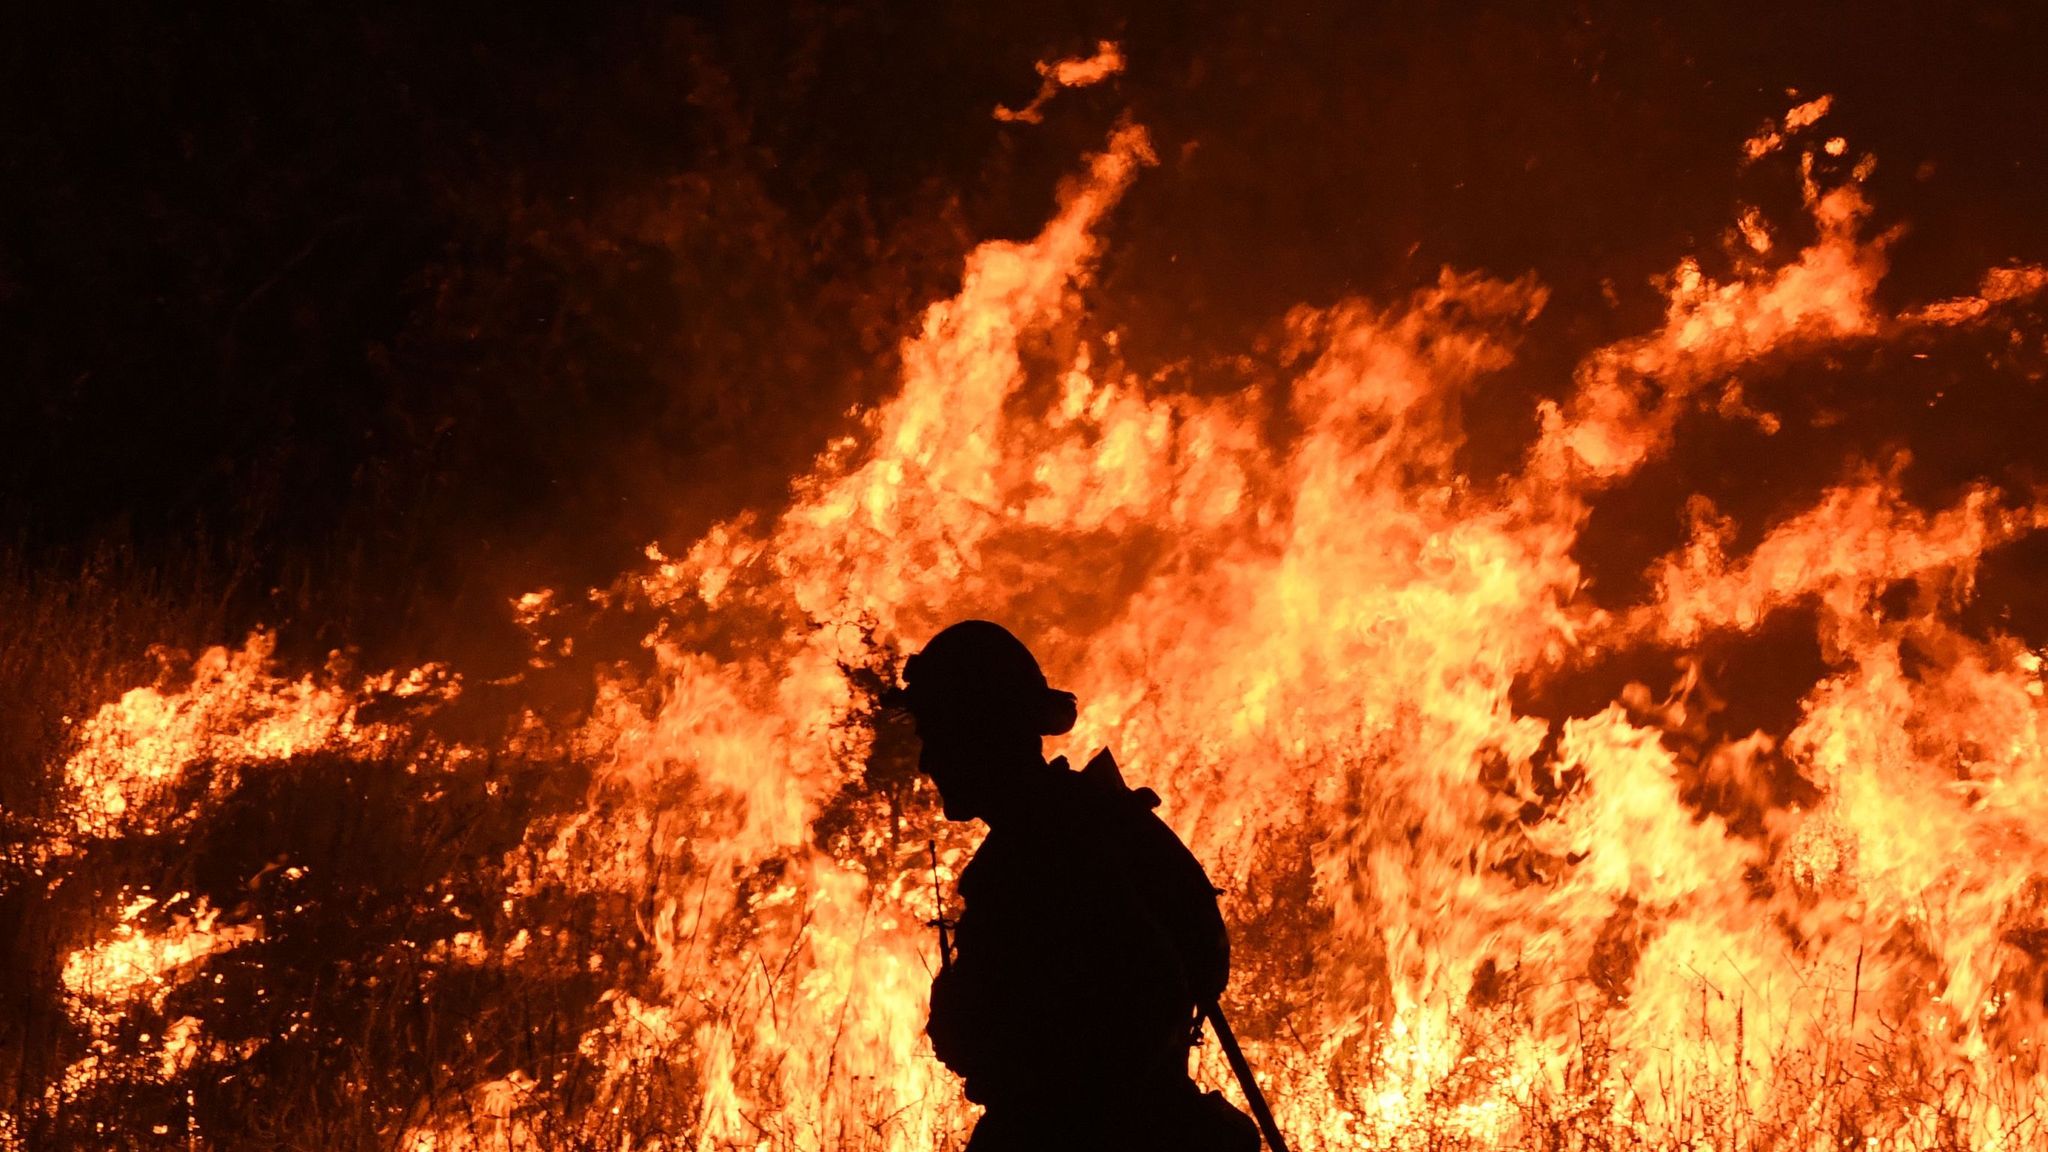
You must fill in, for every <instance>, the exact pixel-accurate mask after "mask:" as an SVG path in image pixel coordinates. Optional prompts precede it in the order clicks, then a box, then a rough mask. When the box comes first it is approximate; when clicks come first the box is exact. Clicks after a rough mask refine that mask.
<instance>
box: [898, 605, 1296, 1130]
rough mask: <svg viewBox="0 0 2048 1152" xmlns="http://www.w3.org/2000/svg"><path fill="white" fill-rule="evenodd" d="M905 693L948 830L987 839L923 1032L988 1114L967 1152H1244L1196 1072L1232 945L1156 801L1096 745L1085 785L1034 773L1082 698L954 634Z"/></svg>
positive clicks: (990, 639) (979, 641) (982, 625)
mask: <svg viewBox="0 0 2048 1152" xmlns="http://www.w3.org/2000/svg"><path fill="white" fill-rule="evenodd" d="M903 679H904V683H905V684H906V687H905V688H903V689H899V690H896V691H894V692H892V693H891V694H890V696H889V698H888V700H887V702H888V703H890V704H893V705H896V706H899V707H903V708H907V709H908V710H909V711H910V713H911V715H912V716H913V717H914V718H915V720H916V722H917V733H918V737H919V740H920V741H921V743H922V751H921V754H920V757H919V762H918V763H919V767H920V768H921V769H922V770H923V771H924V772H925V773H926V774H928V775H929V776H931V778H932V781H933V783H934V784H936V785H937V786H938V789H939V796H940V798H941V800H943V801H944V804H945V813H946V818H947V819H949V820H976V819H979V820H985V821H987V822H988V826H989V833H988V837H987V839H985V840H984V841H983V842H982V845H981V849H980V851H978V852H977V853H976V854H975V857H974V860H973V861H972V862H971V863H970V864H969V865H968V866H967V869H966V870H965V871H964V872H963V873H962V874H961V877H960V895H961V897H962V898H963V899H964V900H965V902H966V908H965V910H964V911H963V912H962V914H961V917H960V923H959V926H958V929H957V935H956V937H955V939H956V941H957V949H956V954H955V955H954V956H953V957H952V958H951V959H950V960H949V961H947V962H945V963H943V965H942V967H941V970H940V973H939V975H938V977H937V978H936V979H935V980H934V981H933V982H932V1007H931V1020H930V1023H929V1024H928V1025H927V1026H926V1031H927V1032H928V1033H929V1034H930V1036H931V1040H932V1049H933V1051H935V1052H936V1053H937V1054H938V1057H939V1059H940V1060H941V1061H942V1062H944V1063H945V1065H946V1067H948V1068H950V1069H952V1070H953V1071H954V1072H955V1073H957V1074H959V1075H960V1076H962V1077H964V1078H965V1079H966V1081H967V1098H968V1099H969V1100H972V1101H974V1102H975V1103H977V1104H981V1105H983V1106H984V1107H985V1108H986V1109H987V1113H986V1115H984V1116H983V1117H982V1119H981V1122H980V1124H979V1125H977V1126H976V1128H975V1130H974V1136H973V1138H972V1139H971V1140H970V1141H969V1142H968V1145H967V1147H968V1149H969V1152H1010V1150H1012V1149H1032V1150H1034V1152H1060V1150H1069V1149H1071V1150H1076V1152H1086V1150H1090V1149H1104V1150H1107V1149H1117V1150H1119V1152H1143V1150H1146V1149H1161V1150H1164V1149H1175V1150H1186V1152H1206V1150H1210V1149H1214V1150H1217V1152H1243V1150H1252V1149H1256V1148H1257V1147H1258V1146H1259V1137H1258V1131H1257V1129H1256V1128H1255V1127H1254V1126H1253V1125H1252V1122H1251V1121H1250V1120H1249V1119H1247V1118H1246V1117H1245V1116H1244V1115H1243V1114H1242V1113H1239V1112H1237V1111H1236V1110H1235V1109H1233V1108H1231V1107H1230V1105H1229V1104H1228V1103H1227V1102H1225V1101H1224V1099H1223V1098H1222V1097H1221V1096H1220V1095H1217V1094H1216V1093H1213V1092H1212V1093H1203V1092H1201V1091H1200V1090H1198V1089H1197V1088H1196V1087H1195V1085H1194V1082H1193V1081H1192V1080H1190V1079H1189V1078H1188V1072H1187V1064H1188V1048H1189V1045H1190V1044H1191V1043H1193V1041H1194V1038H1195V1036H1196V1034H1197V1033H1196V1029H1197V1027H1198V1020H1197V1017H1196V1005H1197V1004H1198V1003H1201V1002H1204V1001H1209V1000H1213V999H1214V998H1215V997H1216V996H1217V995H1218V994H1219V993H1221V992H1222V991H1223V986H1224V983H1225V981H1226V980H1227V979H1228V977H1229V973H1230V942H1229V938H1228V937H1227V936H1226V935H1225V932H1224V927H1223V918H1222V916H1221V915H1219V914H1218V912H1217V910H1216V894H1215V890H1214V889H1213V888H1211V887H1210V886H1209V879H1208V877H1207V876H1206V875H1205V874H1204V873H1203V871H1202V866H1201V864H1199V863H1198V862H1197V861H1196V860H1195V858H1194V856H1193V854H1191V853H1190V852H1189V851H1188V850H1187V848H1186V846H1185V845H1183V844H1182V843H1181V842H1180V838H1179V837H1177V836H1175V835H1174V833H1173V830H1172V829H1170V828H1168V827H1167V826H1166V825H1165V824H1164V823H1163V822H1161V821H1160V820H1159V818H1158V817H1157V816H1155V815H1153V813H1152V809H1153V808H1154V807H1156V806H1157V805H1158V803H1159V798H1158V797H1157V796H1156V795H1154V794H1153V793H1152V791H1151V790H1150V789H1139V790H1136V791H1133V790H1132V789H1130V788H1129V787H1127V786H1126V785H1125V784H1124V781H1123V778H1122V777H1121V776H1120V775H1119V774H1118V772H1117V767H1116V762H1115V761H1114V760H1112V759H1111V758H1110V755H1109V752H1108V750H1106V749H1105V750H1104V751H1102V752H1101V753H1098V754H1097V755H1096V757H1095V758H1094V759H1093V760H1091V761H1090V762H1089V764H1088V766H1087V767H1086V768H1084V769H1082V770H1081V771H1079V772H1075V771H1072V770H1070V769H1069V768H1068V766H1067V763H1066V761H1065V760H1064V759H1058V760H1054V761H1052V762H1051V763H1047V762H1046V760H1045V758H1044V754H1043V752H1042V741H1043V739H1044V737H1046V736H1055V735H1059V734H1060V733H1063V732H1066V731H1067V730H1069V729H1070V728H1072V727H1073V724H1074V712H1075V702H1074V697H1073V696H1072V694H1070V693H1066V692H1061V691H1058V690H1056V689H1053V688H1051V687H1049V686H1048V685H1047V684H1046V681H1045V675H1044V673H1043V672H1041V671H1039V667H1038V661H1037V660H1035V659H1033V658H1032V655H1031V652H1030V650H1029V649H1027V648H1026V647H1025V646H1024V644H1023V643H1022V642H1021V641H1019V640H1018V639H1017V638H1016V637H1015V636H1013V635H1011V634H1010V633H1009V632H1008V631H1006V630H1005V629H1003V628H1002V627H1000V626H998V625H995V624H991V623H989V622H987V621H985V620H968V621H964V622H962V623H959V624H955V625H953V626H951V627H949V628H947V629H946V630H945V631H943V632H940V633H939V634H938V635H937V636H935V637H933V638H932V641H931V643H929V644H928V645H926V646H925V648H924V650H923V651H922V652H919V653H918V654H917V655H915V656H912V657H911V658H910V660H909V661H908V662H906V664H905V665H904V671H903Z"/></svg>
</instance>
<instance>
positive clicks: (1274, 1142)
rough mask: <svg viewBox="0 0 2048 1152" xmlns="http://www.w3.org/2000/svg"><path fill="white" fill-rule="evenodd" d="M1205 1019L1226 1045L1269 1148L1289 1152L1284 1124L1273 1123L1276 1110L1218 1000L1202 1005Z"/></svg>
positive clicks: (1233, 1067)
mask: <svg viewBox="0 0 2048 1152" xmlns="http://www.w3.org/2000/svg"><path fill="white" fill-rule="evenodd" d="M1202 1015H1204V1016H1207V1017H1208V1018H1209V1026H1210V1027H1211V1028H1214V1029H1215V1030H1216V1040H1217V1042H1218V1043H1220V1044H1222V1045H1223V1056H1224V1058H1225V1059H1226V1060H1229V1061H1230V1070H1231V1071H1232V1072H1235V1073H1237V1082H1238V1085H1239V1086H1240V1087H1242V1088H1243V1089H1244V1102H1245V1103H1247V1104H1249V1105H1251V1106H1252V1119H1253V1120H1256V1121H1258V1123H1259V1133H1260V1134H1261V1135H1263V1136H1264V1137H1265V1138H1266V1147H1268V1148H1270V1149H1272V1152H1287V1138H1286V1137H1285V1136H1282V1135H1280V1124H1279V1122H1278V1121H1276V1120H1274V1119H1273V1110H1272V1109H1271V1108H1269V1107H1267V1106H1266V1094H1265V1093H1264V1092H1261V1091H1260V1090H1259V1082H1258V1081H1257V1080H1254V1079H1252V1066H1251V1064H1249V1063H1248V1062H1246V1060H1245V1058H1244V1049H1242V1048H1239V1047H1238V1046H1237V1037H1236V1035H1234V1034H1233V1033H1232V1032H1231V1031H1230V1022H1229V1021H1227V1020H1225V1019H1224V1018H1223V1008H1222V1006H1221V1005H1219V1004H1217V1003H1216V1002H1215V1001H1214V1000H1210V1001H1207V1002H1205V1003H1204V1004H1203V1005H1202Z"/></svg>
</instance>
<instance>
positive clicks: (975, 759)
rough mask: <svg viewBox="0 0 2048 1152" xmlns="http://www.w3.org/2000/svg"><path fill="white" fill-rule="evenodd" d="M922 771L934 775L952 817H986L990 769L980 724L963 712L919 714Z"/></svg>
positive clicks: (956, 818) (919, 768) (947, 814)
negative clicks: (948, 714) (979, 733)
mask: <svg viewBox="0 0 2048 1152" xmlns="http://www.w3.org/2000/svg"><path fill="white" fill-rule="evenodd" d="M916 719H917V739H918V743H919V748H918V753H917V768H918V771H920V772H923V773H924V774H925V775H927V776H929V777H931V778H932V784H933V785H934V786H936V787H937V788H938V790H939V800H940V802H941V803H942V804H943V805H944V806H945V812H946V819H948V820H976V819H981V818H983V817H986V816H987V815H988V811H987V799H988V798H987V796H986V782H987V778H988V773H989V767H988V763H987V761H988V757H987V754H986V748H985V746H984V742H983V741H982V740H981V739H979V738H978V737H977V735H976V732H975V729H976V727H977V726H976V725H975V724H974V723H973V722H972V721H971V720H969V719H967V718H965V717H962V716H957V715H954V716H947V715H922V716H918V717H917V718H916Z"/></svg>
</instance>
